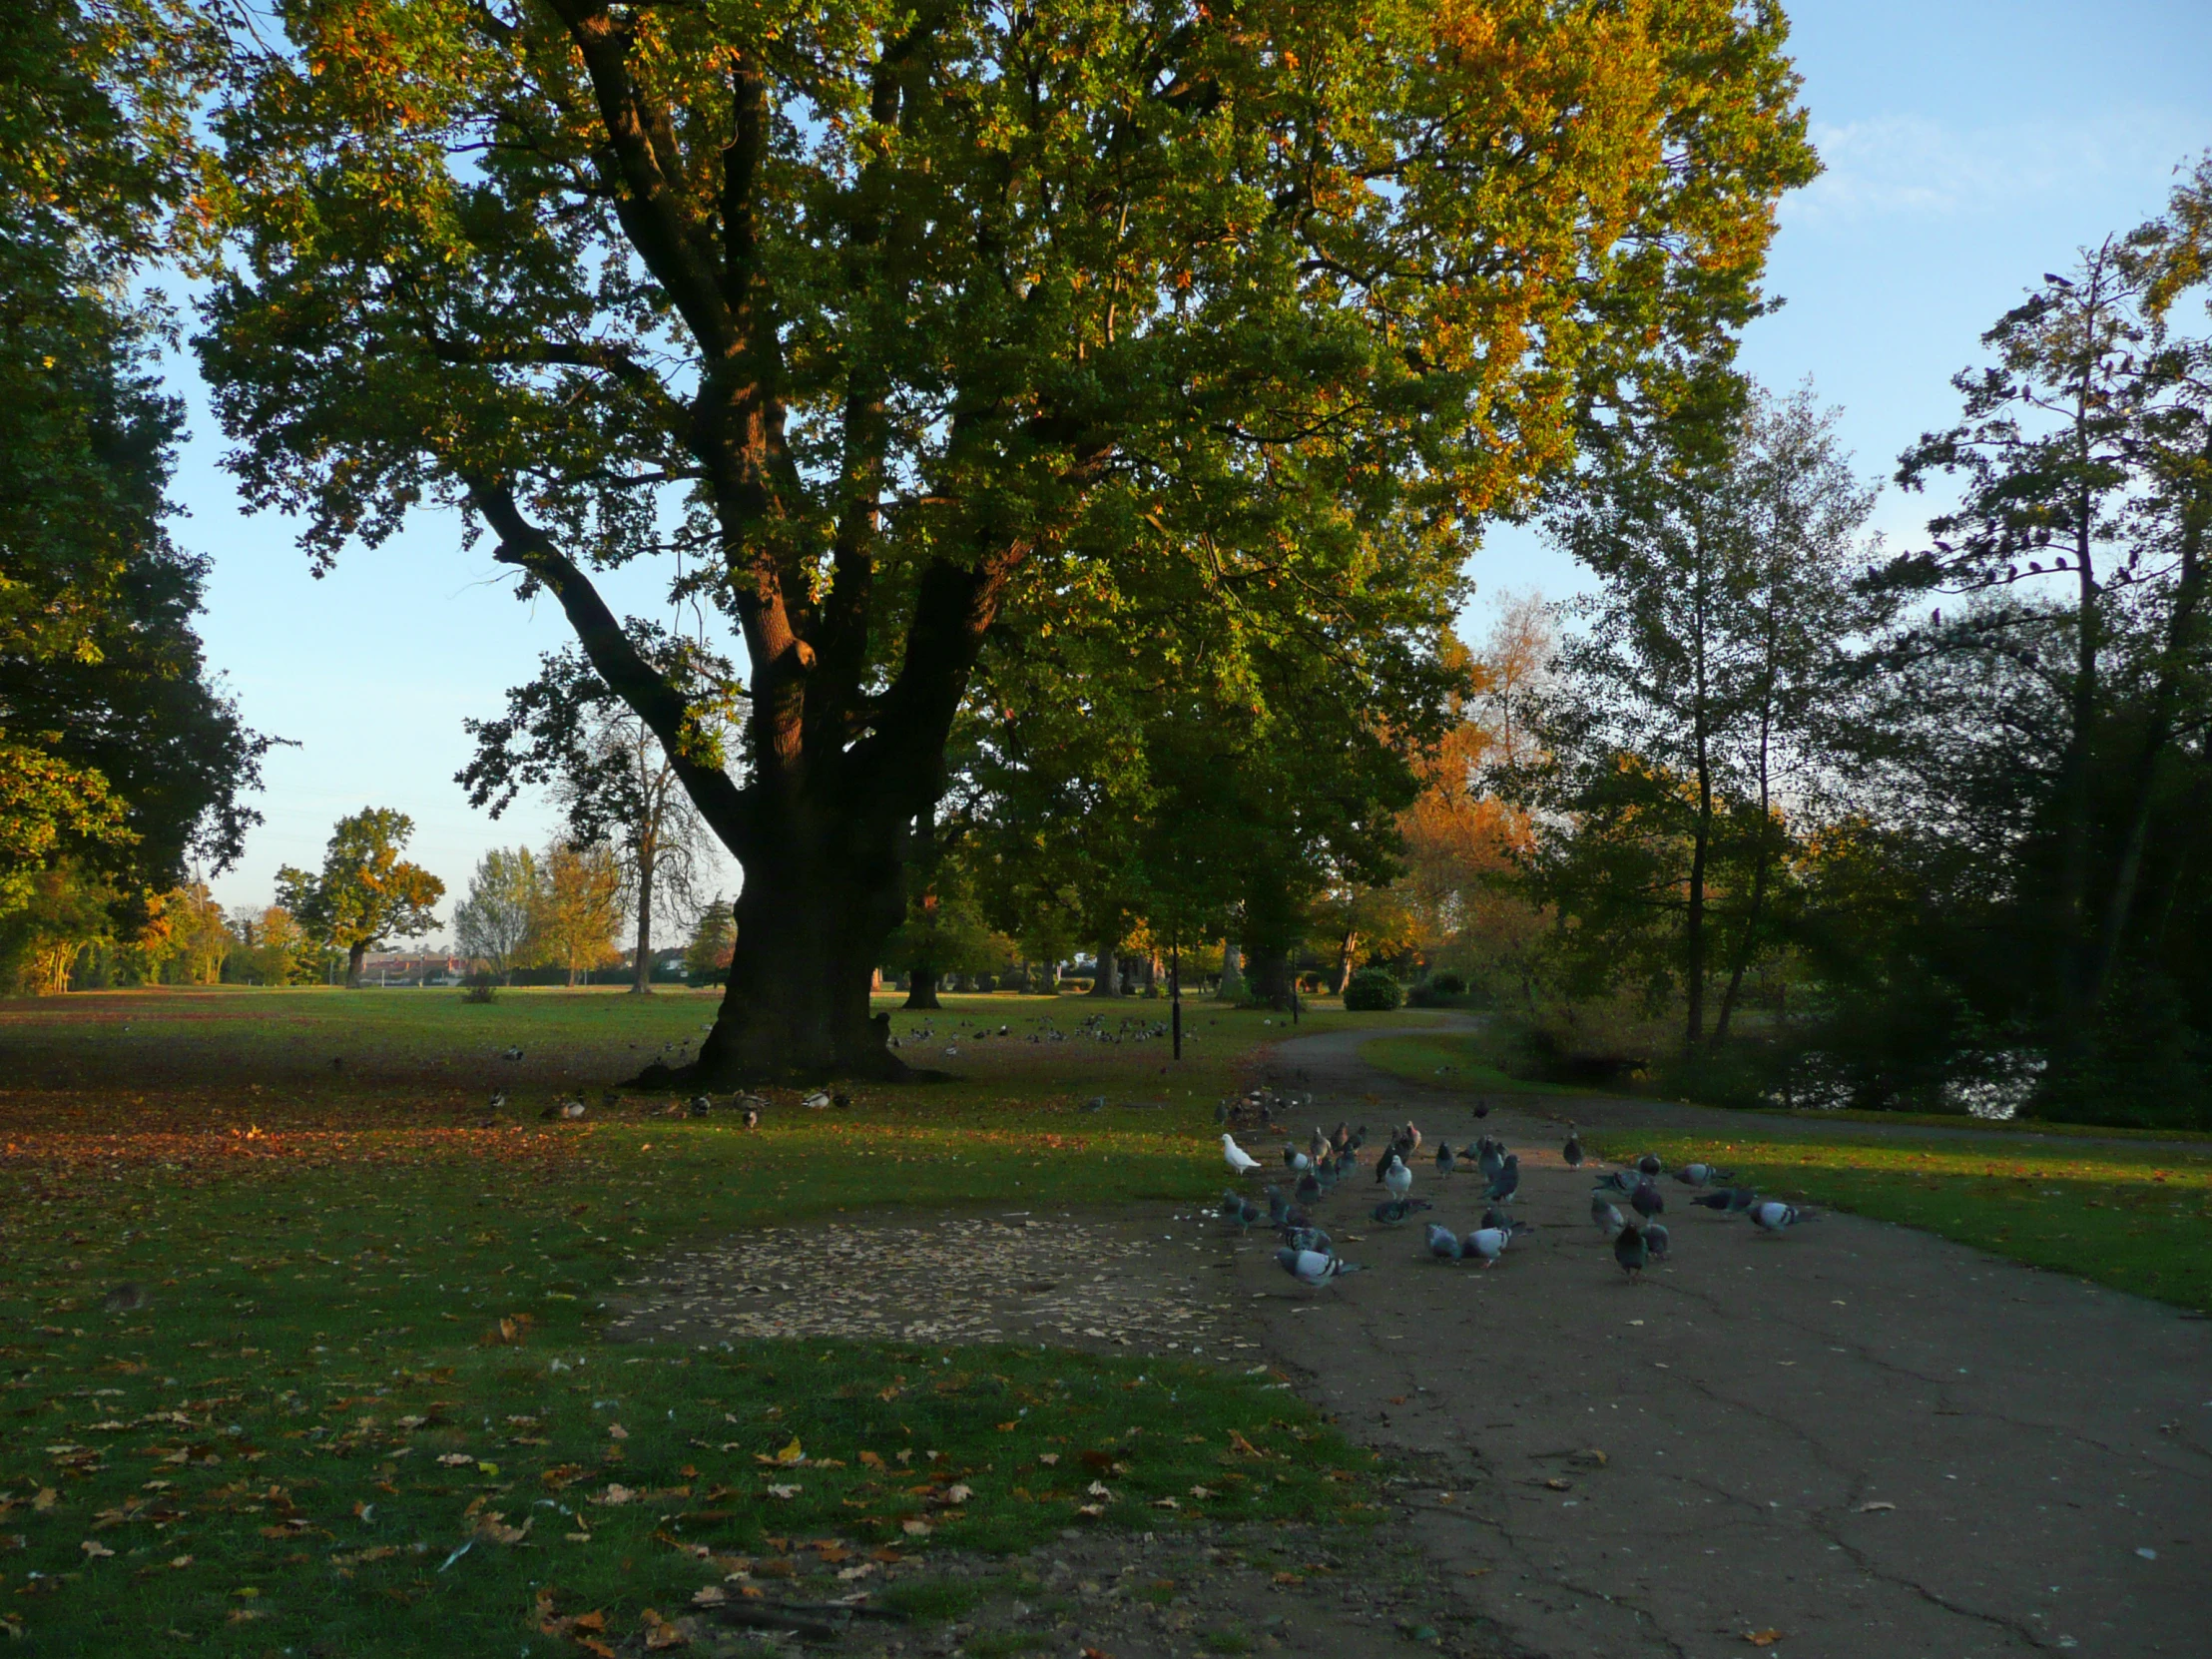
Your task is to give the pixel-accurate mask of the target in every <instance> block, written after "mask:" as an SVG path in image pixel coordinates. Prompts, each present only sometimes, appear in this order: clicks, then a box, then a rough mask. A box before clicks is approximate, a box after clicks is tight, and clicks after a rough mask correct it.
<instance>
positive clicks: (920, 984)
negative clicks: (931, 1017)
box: [899, 968, 944, 1009]
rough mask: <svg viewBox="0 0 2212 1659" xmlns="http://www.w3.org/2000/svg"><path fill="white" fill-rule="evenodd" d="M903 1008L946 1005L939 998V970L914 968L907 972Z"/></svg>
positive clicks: (901, 1005) (925, 1007) (931, 1007)
mask: <svg viewBox="0 0 2212 1659" xmlns="http://www.w3.org/2000/svg"><path fill="white" fill-rule="evenodd" d="M899 1006H900V1007H902V1008H918V1009H934V1008H941V1007H943V1006H944V1004H943V1003H941V1002H939V1001H938V1000H937V970H936V969H935V968H913V969H910V970H908V972H907V974H906V1000H905V1001H904V1002H902V1003H900V1004H899Z"/></svg>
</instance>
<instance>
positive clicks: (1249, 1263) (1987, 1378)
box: [1235, 1032, 2212, 1659]
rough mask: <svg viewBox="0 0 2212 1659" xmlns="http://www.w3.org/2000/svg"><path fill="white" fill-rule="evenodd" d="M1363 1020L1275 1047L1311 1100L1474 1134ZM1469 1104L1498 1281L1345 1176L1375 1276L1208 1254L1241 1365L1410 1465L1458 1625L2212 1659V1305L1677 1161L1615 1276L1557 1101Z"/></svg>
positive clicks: (1430, 1193)
mask: <svg viewBox="0 0 2212 1659" xmlns="http://www.w3.org/2000/svg"><path fill="white" fill-rule="evenodd" d="M1377 1034H1379V1033H1375V1032H1367V1033H1357V1034H1339V1035H1332V1036H1327V1037H1313V1038H1303V1039H1299V1040H1297V1041H1294V1042H1292V1043H1289V1044H1286V1045H1284V1046H1283V1047H1282V1048H1281V1049H1280V1050H1278V1054H1277V1060H1276V1066H1277V1069H1278V1070H1281V1071H1286V1072H1287V1071H1291V1070H1296V1071H1298V1072H1302V1073H1303V1074H1304V1080H1303V1083H1302V1085H1301V1086H1303V1087H1306V1088H1310V1089H1313V1090H1314V1091H1316V1092H1317V1093H1318V1094H1319V1095H1321V1096H1322V1106H1321V1109H1322V1110H1323V1111H1325V1112H1327V1113H1328V1114H1329V1120H1330V1122H1332V1123H1333V1122H1334V1121H1335V1119H1336V1117H1337V1116H1340V1115H1352V1116H1354V1117H1355V1120H1356V1121H1357V1120H1359V1119H1361V1118H1364V1119H1365V1121H1366V1122H1367V1123H1368V1124H1369V1125H1370V1126H1371V1130H1373V1131H1381V1130H1383V1127H1384V1125H1385V1124H1388V1123H1392V1122H1397V1121H1402V1120H1403V1119H1404V1118H1406V1117H1407V1116H1411V1117H1412V1118H1413V1120H1414V1121H1415V1122H1417V1123H1418V1124H1419V1125H1420V1127H1421V1129H1422V1131H1423V1133H1424V1135H1425V1136H1427V1137H1428V1140H1429V1144H1430V1145H1433V1143H1434V1141H1435V1139H1437V1138H1439V1137H1440V1138H1443V1139H1448V1140H1450V1141H1451V1142H1452V1143H1453V1144H1454V1145H1457V1144H1459V1143H1461V1142H1462V1141H1466V1140H1471V1139H1472V1138H1473V1135H1474V1133H1475V1131H1476V1123H1475V1119H1474V1116H1473V1113H1472V1109H1471V1108H1472V1106H1473V1100H1474V1097H1473V1096H1471V1095H1454V1094H1446V1093H1444V1092H1441V1091H1438V1090H1434V1089H1428V1088H1421V1087H1416V1086H1412V1085H1407V1084H1405V1083H1402V1082H1400V1081H1398V1080H1396V1079H1393V1078H1390V1077H1388V1076H1387V1075H1386V1074H1384V1073H1382V1072H1379V1071H1376V1070H1374V1069H1373V1068H1371V1067H1369V1066H1367V1065H1365V1064H1364V1063H1363V1062H1362V1061H1361V1060H1360V1059H1359V1056H1358V1049H1359V1045H1360V1044H1361V1043H1363V1042H1365V1041H1367V1040H1368V1039H1369V1038H1370V1037H1372V1036H1374V1035H1377ZM1491 1099H1492V1102H1493V1106H1494V1109H1493V1110H1492V1111H1491V1112H1490V1114H1489V1117H1488V1119H1487V1120H1486V1122H1485V1123H1484V1124H1483V1125H1482V1126H1481V1127H1483V1128H1486V1129H1488V1130H1489V1131H1490V1132H1491V1133H1493V1134H1496V1135H1498V1136H1499V1137H1500V1138H1502V1139H1503V1140H1504V1141H1505V1142H1506V1144H1507V1145H1508V1146H1509V1147H1510V1148H1512V1149H1513V1150H1514V1151H1516V1152H1518V1153H1519V1154H1520V1157H1521V1164H1522V1170H1523V1180H1522V1196H1521V1198H1520V1199H1519V1201H1518V1202H1517V1204H1516V1206H1515V1208H1516V1209H1517V1210H1518V1212H1519V1213H1520V1215H1521V1217H1522V1219H1523V1220H1525V1221H1527V1222H1531V1223H1533V1224H1534V1228H1533V1230H1532V1231H1530V1232H1528V1233H1526V1234H1524V1235H1523V1236H1522V1237H1521V1238H1519V1239H1516V1240H1515V1242H1514V1245H1513V1248H1512V1250H1511V1251H1510V1252H1509V1253H1508V1255H1507V1258H1506V1260H1505V1261H1504V1262H1503V1263H1502V1264H1501V1265H1500V1266H1499V1267H1497V1268H1496V1269H1494V1270H1487V1271H1486V1270H1483V1269H1481V1268H1480V1267H1478V1266H1454V1265H1446V1264H1442V1263H1432V1262H1429V1261H1427V1260H1426V1259H1425V1257H1424V1253H1423V1251H1422V1247H1421V1236H1420V1230H1419V1227H1418V1225H1413V1226H1408V1227H1406V1228H1403V1229H1399V1230H1383V1229H1379V1228H1376V1227H1375V1226H1373V1225H1372V1223H1369V1222H1368V1220H1367V1211H1368V1209H1369V1206H1370V1204H1371V1203H1372V1202H1373V1200H1374V1198H1375V1197H1377V1196H1379V1195H1380V1189H1373V1190H1372V1191H1371V1190H1370V1186H1371V1185H1372V1184H1362V1185H1361V1186H1360V1187H1358V1188H1357V1189H1355V1188H1353V1187H1347V1188H1344V1189H1340V1192H1339V1194H1338V1195H1337V1196H1335V1197H1334V1198H1332V1199H1331V1200H1329V1201H1327V1202H1326V1203H1325V1206H1324V1210H1323V1215H1322V1219H1323V1220H1324V1221H1325V1222H1326V1224H1327V1225H1329V1226H1330V1228H1331V1230H1332V1232H1334V1233H1335V1234H1336V1235H1337V1237H1338V1241H1339V1248H1340V1251H1341V1252H1342V1253H1343V1254H1344V1255H1346V1256H1348V1257H1349V1258H1351V1259H1353V1260H1356V1261H1361V1262H1364V1263H1367V1264H1369V1265H1370V1266H1371V1267H1372V1269H1373V1271H1371V1272H1369V1273H1365V1274H1361V1275H1358V1276H1355V1277H1352V1278H1349V1279H1346V1280H1344V1281H1341V1282H1340V1283H1338V1284H1337V1285H1335V1286H1332V1287H1330V1288H1328V1289H1327V1290H1324V1291H1321V1292H1308V1291H1303V1290H1301V1289H1299V1288H1298V1287H1296V1286H1294V1285H1292V1284H1290V1282H1289V1281H1288V1280H1286V1279H1285V1278H1284V1277H1283V1275H1282V1274H1281V1273H1280V1272H1279V1271H1278V1270H1277V1269H1276V1267H1275V1265H1274V1262H1273V1260H1272V1247H1273V1241H1272V1240H1262V1239H1261V1238H1259V1237H1257V1236H1256V1237H1255V1238H1254V1239H1253V1240H1252V1241H1251V1242H1249V1243H1246V1244H1242V1245H1239V1246H1237V1247H1236V1260H1235V1271H1236V1275H1237V1283H1238V1285H1239V1287H1240V1289H1241V1290H1242V1292H1243V1293H1244V1295H1245V1297H1246V1299H1247V1300H1246V1306H1247V1307H1248V1308H1249V1309H1251V1310H1252V1311H1253V1315H1254V1318H1255V1324H1256V1328H1257V1329H1259V1330H1260V1331H1261V1333H1262V1334H1263V1337H1264V1340H1265V1342H1266V1344H1267V1346H1268V1349H1269V1351H1270V1353H1271V1355H1272V1357H1274V1358H1275V1359H1277V1360H1278V1361H1279V1362H1280V1363H1282V1364H1283V1365H1285V1366H1286V1367H1287V1368H1289V1369H1290V1371H1291V1372H1292V1374H1293V1375H1294V1376H1296V1377H1298V1378H1299V1379H1300V1383H1301V1386H1302V1388H1303V1389H1304V1390H1305V1391H1306V1392H1307V1393H1308V1395H1309V1396H1310V1397H1312V1398H1313V1399H1314V1400H1316V1401H1317V1402H1318V1403H1319V1404H1321V1405H1322V1406H1323V1407H1324V1408H1326V1409H1329V1410H1333V1411H1335V1412H1338V1413H1339V1414H1340V1417H1341V1421H1342V1424H1343V1426H1344V1428H1345V1429H1346V1431H1347V1432H1349V1433H1351V1434H1353V1435H1354V1436H1356V1437H1358V1438H1360V1439H1362V1440H1364V1441H1366V1442H1368V1443H1370V1444H1373V1445H1375V1446H1377V1447H1378V1448H1379V1449H1383V1450H1384V1451H1386V1452H1388V1453H1390V1454H1392V1455H1394V1456H1396V1457H1398V1458H1401V1459H1403V1461H1404V1462H1405V1464H1406V1465H1407V1466H1408V1467H1409V1468H1410V1469H1412V1470H1414V1471H1415V1472H1416V1473H1417V1474H1418V1476H1419V1483H1417V1484H1415V1485H1412V1486H1408V1487H1402V1488H1400V1490H1401V1491H1402V1492H1403V1493H1405V1494H1406V1496H1407V1501H1408V1504H1409V1505H1410V1508H1411V1511H1412V1520H1413V1523H1414V1526H1415V1529H1416V1531H1417V1534H1418V1536H1419V1537H1420V1539H1421V1540H1422V1543H1423V1545H1424V1547H1425V1549H1426V1551H1427V1553H1428V1556H1429V1558H1430V1560H1431V1562H1432V1563H1433V1569H1434V1573H1435V1575H1436V1579H1437V1580H1438V1581H1439V1582H1440V1583H1448V1584H1452V1585H1456V1586H1458V1587H1459V1589H1460V1593H1461V1596H1462V1598H1463V1600H1464V1602H1465V1604H1466V1605H1467V1608H1468V1611H1469V1613H1470V1615H1471V1616H1472V1618H1473V1620H1474V1623H1475V1626H1476V1629H1475V1631H1474V1632H1473V1634H1474V1636H1475V1642H1476V1645H1477V1646H1478V1647H1482V1648H1486V1649H1489V1650H1492V1651H1495V1652H1498V1653H1500V1654H1507V1655H1513V1654H1531V1655H1543V1656H1545V1659H1569V1656H1582V1655H1602V1656H1605V1659H1616V1656H1631V1655H1645V1654H1669V1655H1690V1656H1704V1655H1714V1656H1719V1655H1728V1654H1743V1653H1747V1652H1752V1651H1757V1649H1756V1648H1755V1647H1754V1646H1751V1645H1747V1642H1746V1637H1747V1636H1756V1637H1764V1636H1765V1635H1766V1633H1768V1632H1777V1631H1778V1632H1780V1635H1779V1637H1778V1638H1775V1639H1774V1640H1773V1641H1772V1643H1771V1646H1770V1649H1769V1650H1770V1651H1772V1652H1775V1653H1777V1654H1781V1655H1786V1656H1787V1659H1860V1656H1866V1659H1875V1656H1880V1659H1983V1656H1989V1655H2012V1654H2026V1653H2034V1652H2045V1651H2047V1652H2065V1653H2073V1654H2079V1655H2082V1656H2083V1659H2092V1656H2093V1659H2107V1656H2110V1659H2122V1656H2134V1655H2147V1654H2172V1655H2184V1656H2206V1655H2212V1324H2207V1323H2204V1322H2201V1321H2191V1320H2188V1319H2184V1318H2182V1317H2181V1316H2179V1315H2177V1314H2176V1313H2175V1312H2174V1311H2173V1310H2170V1309H2166V1308H2162V1307H2159V1306H2157V1305H2156V1304H2153V1303H2148V1302H2142V1301H2138V1300H2136V1299H2134V1298H2132V1297H2127V1296H2123V1295H2120V1294H2118V1293H2116V1292H2111V1291H2105V1290H2100V1289H2097V1288H2095V1287H2093V1286H2089V1285H2084V1284H2081V1283H2078V1282H2076V1281H2074V1280H2070V1279H2066V1278H2062V1277H2059V1276H2056V1275H2051V1274H2043V1273H2037V1272H2035V1271H2033V1270H2031V1269H2028V1268H2025V1267H2021V1266H2019V1265H2017V1264H2014V1263H2010V1262H2004V1261H1999V1260H1996V1259H1994V1258H1991V1257H1988V1256H1983V1255H1981V1254H1979V1253H1977V1252H1975V1251H1972V1250H1968V1249H1966V1248H1964V1247H1962V1246H1958V1245H1953V1244H1948V1243H1946V1242H1944V1241H1942V1240H1940V1239H1937V1238H1935V1237H1933V1236H1931V1235H1929V1234H1925V1233H1917V1232H1913V1231H1911V1230H1909V1229H1905V1228H1899V1227H1893V1226H1889V1225H1886V1224H1882V1223H1876V1222H1869V1221H1863V1220H1859V1219H1857V1218H1854V1217H1850V1216H1838V1215H1830V1216H1824V1217H1823V1218H1822V1219H1821V1220H1820V1221H1819V1222H1818V1223H1817V1224H1815V1225H1813V1226H1810V1227H1806V1228H1804V1229H1801V1230H1799V1231H1796V1232H1794V1233H1792V1234H1790V1235H1788V1236H1786V1237H1783V1238H1780V1239H1768V1238H1763V1237H1760V1236H1758V1235H1756V1234H1755V1232H1754V1230H1753V1229H1752V1228H1751V1227H1750V1226H1749V1224H1748V1223H1746V1222H1745V1221H1744V1220H1743V1219H1742V1218H1736V1219H1733V1220H1730V1219H1726V1218H1722V1217H1717V1216H1714V1215H1712V1214H1710V1213H1709V1212H1707V1211H1703V1210H1698V1209H1694V1208H1692V1207H1691V1206H1690V1205H1689V1204H1688V1203H1687V1202H1686V1200H1687V1198H1688V1196H1689V1190H1688V1189H1687V1188H1684V1187H1682V1186H1680V1185H1679V1184H1677V1183H1675V1182H1674V1181H1672V1180H1663V1181H1662V1186H1663V1187H1664V1188H1665V1189H1666V1193H1667V1197H1668V1200H1669V1209H1668V1213H1667V1216H1666V1220H1667V1222H1668V1224H1669V1227H1670V1230H1671V1232H1672V1234H1673V1238H1674V1245H1675V1251H1674V1256H1675V1259H1674V1261H1673V1262H1672V1263H1671V1264H1670V1265H1669V1266H1667V1267H1665V1268H1661V1269H1657V1270H1655V1271H1653V1272H1651V1273H1650V1274H1648V1275H1647V1276H1646V1277H1645V1279H1644V1282H1643V1283H1642V1284H1640V1285H1636V1286H1631V1285H1629V1284H1627V1283H1626V1282H1625V1281H1624V1279H1623V1276H1622V1275H1621V1273H1620V1272H1619V1270H1618V1269H1616V1268H1615V1267H1614V1265H1613V1261H1612V1254H1611V1251H1610V1249H1609V1247H1608V1246H1607V1245H1606V1244H1605V1243H1604V1241H1603V1240H1602V1239H1601V1238H1600V1237H1599V1235H1598V1234H1597V1232H1596V1230H1595V1229H1594V1228H1592V1227H1591V1226H1590V1223H1589V1219H1588V1207H1589V1197H1588V1195H1589V1181H1588V1177H1587V1172H1584V1173H1583V1174H1579V1175H1577V1174H1572V1173H1570V1172H1568V1171H1567V1170H1566V1169H1565V1167H1564V1166H1563V1164H1562V1163H1561V1162H1560V1159H1559V1139H1560V1136H1559V1130H1558V1127H1557V1125H1556V1124H1555V1123H1553V1122H1552V1121H1550V1120H1549V1118H1548V1117H1547V1116H1539V1115H1537V1114H1538V1112H1546V1113H1548V1112H1549V1111H1550V1110H1552V1109H1553V1108H1554V1107H1555V1106H1556V1107H1557V1108H1558V1109H1559V1110H1561V1111H1565V1110H1568V1109H1570V1108H1569V1107H1568V1105H1567V1103H1564V1102H1549V1101H1544V1102H1537V1101H1535V1100H1534V1099H1533V1098H1532V1097H1526V1096H1523V1097H1519V1098H1518V1099H1512V1100H1507V1099H1505V1098H1502V1097H1496V1096H1493V1097H1491ZM1571 1109H1572V1110H1574V1111H1575V1112H1576V1115H1577V1116H1579V1117H1580V1119H1581V1121H1582V1122H1583V1123H1584V1125H1585V1126H1588V1125H1590V1124H1591V1123H1593V1122H1594V1121H1597V1118H1596V1115H1595V1114H1593V1113H1590V1112H1589V1111H1588V1110H1587V1108H1586V1107H1585V1106H1584V1105H1583V1103H1581V1102H1575V1103H1573V1106H1572V1108H1571ZM1637 1110H1638V1104H1637V1103H1635V1102H1612V1103H1610V1104H1609V1106H1608V1108H1607V1111H1606V1118H1607V1120H1608V1127H1611V1128H1615V1129H1618V1128H1621V1127H1624V1126H1626V1125H1628V1124H1631V1123H1633V1122H1635V1121H1637V1119H1636V1117H1635V1113H1636V1112H1637ZM1651 1122H1652V1126H1653V1127H1654V1128H1659V1127H1672V1125H1671V1124H1663V1123H1662V1122H1661V1120H1660V1118H1659V1117H1658V1116H1657V1115H1654V1117H1653V1118H1652V1119H1651ZM1325 1127H1326V1125H1325ZM1761 1127H1762V1129H1764V1127H1765V1125H1764V1124H1762V1126H1761ZM1267 1150H1268V1151H1270V1152H1272V1151H1273V1150H1274V1149H1273V1148H1268V1149H1267ZM1413 1190H1414V1193H1415V1195H1416V1196H1426V1197H1429V1198H1433V1199H1435V1200H1436V1201H1437V1208H1436V1212H1435V1214H1436V1216H1437V1217H1438V1218H1439V1219H1441V1220H1442V1221H1444V1222H1445V1223H1446V1224H1448V1225H1453V1226H1456V1227H1457V1228H1458V1229H1460V1230H1461V1231H1464V1230H1465V1229H1467V1228H1470V1227H1472V1226H1473V1225H1474V1224H1475V1222H1476V1220H1477V1219H1478V1217H1479V1216H1480V1213H1481V1209H1482V1204H1481V1201H1480V1198H1479V1196H1478V1194H1479V1186H1478V1184H1477V1183H1476V1182H1475V1181H1474V1180H1471V1179H1468V1178H1465V1177H1459V1178H1455V1179H1454V1180H1452V1181H1449V1182H1440V1181H1439V1180H1438V1179H1437V1178H1436V1176H1435V1173H1434V1169H1433V1166H1432V1165H1430V1164H1428V1163H1427V1162H1426V1160H1425V1159H1424V1160H1423V1161H1422V1163H1421V1167H1420V1168H1419V1169H1418V1171H1417V1173H1416V1180H1415V1184H1414V1189H1413ZM1347 1235H1354V1236H1357V1237H1358V1238H1359V1240H1360V1242H1359V1243H1352V1242H1350V1241H1349V1239H1348V1238H1347Z"/></svg>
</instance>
